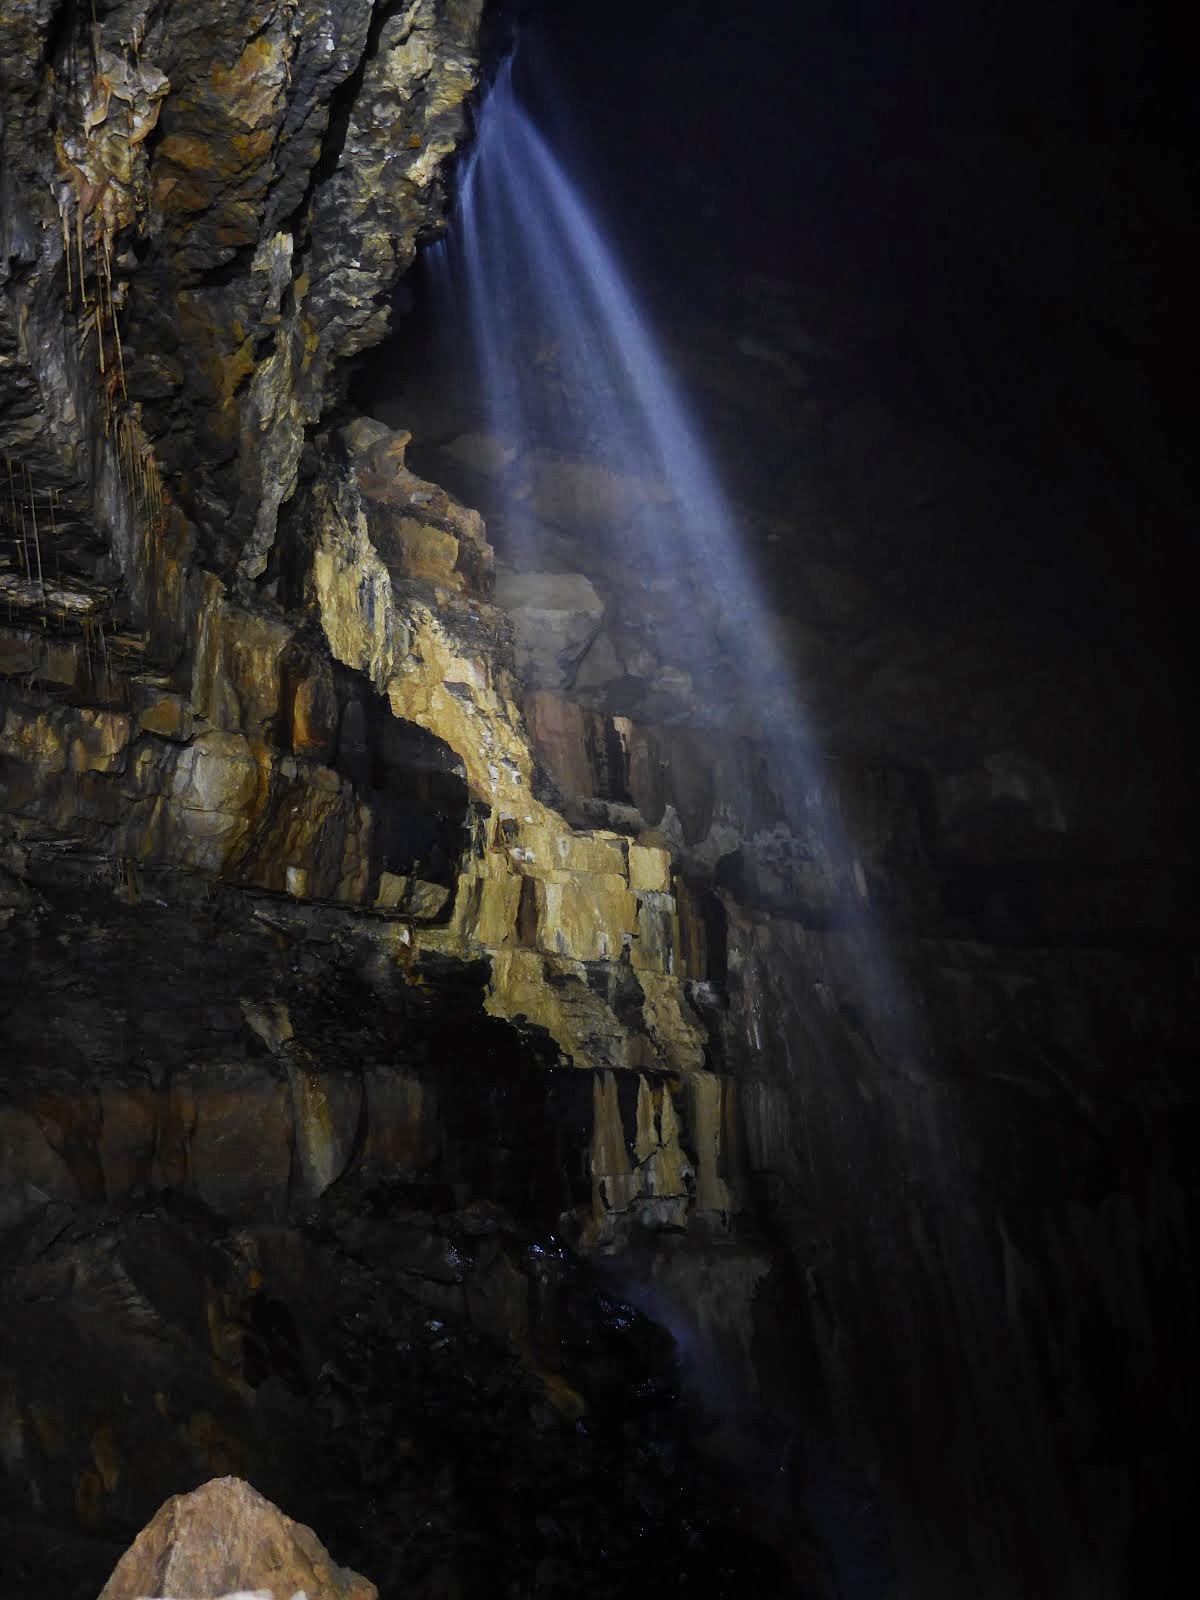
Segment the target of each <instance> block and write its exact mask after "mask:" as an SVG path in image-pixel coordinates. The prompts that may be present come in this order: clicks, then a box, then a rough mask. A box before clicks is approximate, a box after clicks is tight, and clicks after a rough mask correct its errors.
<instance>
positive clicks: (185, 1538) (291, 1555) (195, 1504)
mask: <svg viewBox="0 0 1200 1600" xmlns="http://www.w3.org/2000/svg"><path fill="white" fill-rule="evenodd" d="M251 1588H253V1589H254V1590H255V1591H256V1593H257V1592H265V1593H267V1594H269V1595H272V1596H278V1597H279V1600H283V1597H284V1596H288V1597H292V1596H294V1595H295V1594H297V1593H298V1592H299V1593H303V1594H305V1595H307V1596H308V1600H378V1594H379V1591H378V1589H376V1587H375V1585H374V1584H373V1583H368V1582H367V1580H366V1579H365V1578H360V1577H358V1576H357V1575H356V1574H355V1573H353V1572H348V1571H347V1570H346V1568H345V1567H339V1566H337V1565H336V1564H335V1563H334V1562H333V1561H331V1560H330V1558H329V1556H328V1554H327V1553H326V1551H325V1550H324V1549H323V1547H322V1546H321V1543H320V1541H319V1540H318V1539H317V1537H316V1535H315V1534H314V1533H313V1531H312V1529H311V1528H306V1527H304V1526H303V1525H302V1524H300V1523H297V1522H292V1521H291V1519H290V1518H288V1517H285V1516H284V1515H283V1513H282V1512H281V1511H279V1510H278V1509H277V1508H276V1507H275V1506H273V1505H272V1504H271V1503H270V1501H269V1500H264V1499H263V1497H262V1495H260V1494H256V1493H255V1491H254V1490H253V1489H252V1488H251V1487H250V1485H249V1484H248V1483H243V1482H242V1481H241V1480H240V1479H238V1478H214V1479H213V1480H212V1481H211V1482H210V1483H206V1484H204V1485H203V1486H202V1487H201V1488H199V1489H194V1490H193V1491H192V1493H191V1494H187V1495H176V1496H175V1497H174V1498H173V1499H171V1500H168V1501H167V1503H166V1505H164V1506H163V1507H162V1509H161V1510H160V1511H159V1512H158V1514H157V1515H156V1516H155V1517H154V1519H153V1521H151V1522H150V1523H149V1524H148V1525H147V1526H146V1527H145V1528H144V1529H143V1530H142V1532H141V1533H139V1534H138V1536H137V1538H136V1539H135V1540H134V1542H133V1544H132V1545H131V1546H130V1548H129V1550H128V1551H127V1552H126V1554H125V1555H124V1556H122V1558H121V1560H120V1561H119V1562H118V1563H117V1569H116V1571H115V1572H114V1573H113V1575H112V1577H111V1578H110V1579H109V1580H108V1582H107V1583H106V1584H105V1585H104V1588H103V1589H102V1590H101V1591H100V1600H137V1597H138V1596H140V1595H150V1594H160V1595H167V1594H170V1595H177V1596H180V1597H181V1600H205V1597H207V1596H210V1595H224V1596H226V1597H227V1600H228V1597H229V1596H231V1595H232V1592H233V1590H234V1589H237V1590H238V1591H239V1592H245V1591H246V1590H249V1589H251Z"/></svg>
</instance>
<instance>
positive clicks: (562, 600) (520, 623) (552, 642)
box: [496, 571, 604, 689]
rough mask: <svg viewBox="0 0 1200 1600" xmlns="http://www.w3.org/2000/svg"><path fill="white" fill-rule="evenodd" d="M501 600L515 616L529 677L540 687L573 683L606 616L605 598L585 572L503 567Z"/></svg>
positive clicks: (521, 666)
mask: <svg viewBox="0 0 1200 1600" xmlns="http://www.w3.org/2000/svg"><path fill="white" fill-rule="evenodd" d="M496 604H497V605H499V606H501V607H503V609H504V610H505V611H507V612H508V614H509V616H510V617H511V618H512V624H513V634H514V637H515V640H516V646H517V670H518V672H519V673H520V674H521V676H522V678H523V679H524V680H525V682H526V683H528V684H530V685H531V686H533V687H535V688H539V689H560V688H564V687H566V686H567V685H568V684H570V682H571V681H572V678H573V677H574V672H575V668H576V666H577V665H578V663H579V661H580V659H581V658H582V656H583V655H584V653H585V652H586V650H587V648H588V646H589V645H590V644H591V642H592V640H593V639H594V638H595V637H596V634H597V633H598V632H599V629H600V623H601V621H602V620H603V617H604V601H603V600H602V599H601V598H600V596H599V595H598V594H597V593H596V590H595V589H594V588H593V586H592V584H591V582H590V581H589V580H588V579H587V578H585V577H584V575H583V573H581V572H511V571H503V572H500V573H498V574H497V577H496Z"/></svg>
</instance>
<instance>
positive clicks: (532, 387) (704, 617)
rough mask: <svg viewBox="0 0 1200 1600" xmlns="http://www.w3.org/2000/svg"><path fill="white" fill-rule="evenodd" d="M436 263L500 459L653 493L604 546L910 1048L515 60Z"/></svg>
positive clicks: (803, 768) (512, 553)
mask: <svg viewBox="0 0 1200 1600" xmlns="http://www.w3.org/2000/svg"><path fill="white" fill-rule="evenodd" d="M426 268H427V271H428V273H429V275H430V282H431V293H432V298H433V305H434V315H435V317H436V318H437V319H438V320H439V322H440V324H441V326H443V327H445V328H449V329H453V330H456V331H460V332H465V333H466V335H467V339H468V342H469V346H470V356H471V361H472V364H473V370H474V374H475V383H476V386H477V392H478V401H479V404H480V407H481V410H482V416H483V425H484V426H485V428H486V430H487V432H488V434H489V435H490V436H491V437H492V438H493V439H494V440H495V441H496V442H497V443H498V445H499V447H500V452H501V454H502V457H503V458H504V459H505V460H516V459H519V458H520V456H521V455H522V453H523V452H525V451H526V450H527V449H528V448H529V446H530V444H531V442H533V441H535V440H536V441H539V442H541V443H543V444H544V443H549V444H550V446H551V447H552V448H553V449H554V450H557V451H560V452H563V453H564V454H567V455H569V456H570V457H572V458H575V459H583V460H585V461H589V462H591V463H594V464H595V466H596V467H597V468H598V469H600V470H602V471H605V472H609V473H612V474H614V475H618V476H619V477H620V478H621V480H622V481H629V480H631V479H632V480H633V481H635V482H637V483H638V484H639V485H641V486H642V489H643V491H644V495H643V504H642V505H641V507H640V509H639V512H638V514H637V516H636V517H634V518H633V519H632V521H631V523H630V524H628V525H626V526H620V525H619V524H618V521H617V520H616V519H614V522H613V524H612V525H611V526H609V527H605V528H601V529H598V531H597V534H596V541H597V546H598V549H597V550H595V551H593V552H591V553H592V555H593V556H595V555H597V554H598V555H599V556H600V557H602V558H607V559H608V560H609V561H611V562H612V563H614V564H620V565H621V566H622V569H623V571H624V574H625V578H624V582H625V584H626V585H628V584H631V583H632V584H634V585H636V586H638V587H639V588H640V589H641V590H642V591H644V592H648V593H649V594H650V595H651V597H652V601H653V604H654V605H655V606H656V607H657V608H658V609H657V615H658V617H659V618H660V625H661V626H662V627H663V628H664V629H666V630H667V631H668V633H669V636H670V638H671V640H672V647H673V648H675V646H676V644H678V647H679V648H680V649H681V650H682V651H683V652H684V655H685V659H686V652H687V648H688V645H687V641H688V640H696V639H697V636H698V634H701V633H702V634H703V638H702V639H700V641H699V644H698V646H697V655H699V654H700V653H703V657H704V660H703V663H702V665H701V666H700V667H698V668H697V669H696V670H697V671H698V672H702V671H707V673H708V676H707V677H705V678H704V680H703V693H702V694H698V695H697V700H698V701H699V700H701V699H703V701H704V705H705V709H706V711H708V712H711V714H712V719H713V721H714V722H717V723H719V724H720V725H722V726H724V727H726V728H736V729H737V730H738V731H740V732H743V733H746V734H749V735H752V736H753V737H755V738H756V739H758V740H760V741H762V743H763V745H764V746H765V747H766V748H767V750H768V752H769V758H770V767H771V772H772V779H773V783H774V786H775V788H776V790H777V791H778V796H779V800H780V802H781V805H782V809H783V811H784V813H785V814H786V816H787V819H788V823H789V825H790V828H791V831H792V834H793V836H794V837H796V838H797V839H799V840H801V841H802V842H804V843H805V844H806V845H807V849H808V854H809V856H810V857H811V860H812V862H813V863H814V867H813V870H814V872H816V873H817V874H818V875H819V876H820V878H821V880H822V883H823V885H824V889H825V892H826V893H828V894H830V895H831V896H832V897H834V898H835V899H836V902H837V904H838V907H839V910H838V916H839V917H840V918H842V919H843V920H844V921H846V922H847V923H849V924H852V925H853V926H854V928H855V931H856V938H857V942H858V952H857V955H856V958H855V966H856V969H857V972H856V980H855V981H856V985H857V987H858V988H859V989H861V994H860V995H859V996H858V1002H859V1006H860V1009H861V1011H862V1013H863V1015H864V1017H865V1018H866V1020H867V1022H868V1023H869V1024H870V1026H871V1028H872V1031H873V1033H874V1035H875V1038H876V1044H877V1047H878V1048H879V1049H880V1050H881V1051H884V1050H886V1051H887V1052H889V1053H891V1054H893V1055H895V1054H896V1053H897V1052H899V1053H902V1054H910V1053H911V1052H912V1050H913V1049H914V1044H913V1030H912V1027H911V1022H910V1018H909V1014H908V1010H907V1007H906V1004H905V1002H904V997H903V994H902V992H901V986H900V985H899V983H898V982H897V981H896V978H895V975H894V972H893V969H892V964H891V962H890V960H889V959H888V958H887V956H886V953H885V951H884V948H883V941H882V937H881V935H880V934H879V931H878V930H877V929H876V928H875V927H874V926H873V924H872V915H871V907H870V905H869V903H868V891H867V885H866V881H865V878H864V874H863V870H862V866H861V864H860V862H859V860H858V858H857V854H856V851H855V850H854V848H853V846H852V843H851V841H850V839H849V837H848V835H847V830H846V828H845V825H844V823H843V822H842V820H841V818H840V815H839V807H838V803H837V796H836V793H835V791H834V785H833V783H832V781H831V777H830V774H829V771H828V770H827V768H826V767H825V765H824V763H823V761H822V758H821V756H820V753H819V751H818V749H817V745H816V740H815V738H814V735H813V731H812V729H811V727H810V725H809V719H808V716H807V714H806V711H805V697H804V694H803V687H802V685H800V684H799V683H797V682H796V680H795V674H794V671H793V669H792V667H791V665H790V663H789V659H788V650H787V646H786V640H785V638H784V637H783V636H782V634H781V632H780V629H779V624H778V621H777V619H776V618H775V617H774V615H773V613H772V612H771V609H770V607H769V605H768V604H767V602H766V600H765V598H764V596H763V594H762V593H761V592H760V587H759V583H758V580H757V576H756V573H755V571H754V564H753V559H752V554H751V552H750V549H749V547H748V543H747V540H746V539H745V537H744V535H743V532H742V530H741V529H740V528H739V526H738V519H737V517H736V515H735V513H734V510H733V508H732V507H731V505H730V503H729V500H728V498H727V496H726V494H725V492H724V490H723V488H722V485H721V482H720V480H719V474H718V471H717V468H716V466H715V465H714V462H713V458H712V456H711V454H710V452H709V450H708V449H707V448H706V445H705V442H704V439H703V437H702V434H701V431H700V428H699V427H698V425H697V423H696V422H695V421H694V420H693V418H692V416H691V415H690V413H689V407H688V404H687V401H686V399H685V397H684V393H683V390H682V386H681V385H680V384H679V383H678V382H677V381H676V379H675V377H674V375H673V374H672V371H671V369H670V364H669V360H668V358H667V356H666V355H665V354H664V352H663V350H662V349H661V348H660V346H659V344H658V342H657V341H656V339H655V337H654V334H653V332H652V330H651V328H650V327H649V326H648V323H647V320H646V318H645V316H644V315H643V314H642V312H641V310H640V309H639V306H638V304H637V302H636V300H635V297H634V293H633V291H632V289H631V286H630V283H629V281H628V279H627V276H626V274H625V273H624V271H623V270H622V267H621V265H620V264H619V262H618V261H617V259H616V255H615V252H614V251H613V249H612V248H611V247H610V246H609V244H608V243H607V242H606V240H605V238H604V236H603V233H602V230H601V227H600V225H599V223H598V222H597V220H596V219H595V218H594V217H593V215H592V214H591V212H590V211H589V208H588V206H587V205H586V204H585V202H584V200H583V198H582V197H581V194H580V192H579V190H578V189H577V187H576V186H575V185H574V184H573V183H572V181H571V179H570V178H569V176H568V174H567V173H566V171H565V170H564V168H563V166H562V165H561V164H560V162H559V161H558V159H557V158H556V156H555V154H554V152H553V151H552V150H551V149H550V147H549V145H548V143H547V141H546V139H545V138H544V137H543V135H542V134H541V132H540V131H539V130H538V128H537V127H536V126H535V124H534V121H533V119H532V117H531V116H530V115H529V113H528V112H527V111H526V110H525V109H524V107H523V105H522V103H521V99H520V96H519V93H518V89H517V86H516V85H515V83H514V77H513V57H511V56H510V57H509V58H508V59H507V60H506V61H505V62H504V64H503V65H502V67H501V68H500V70H499V72H498V73H497V76H496V79H495V82H494V84H493V85H492V86H491V88H490V90H489V91H488V93H487V94H486V96H485V98H484V100H483V102H482V105H481V106H480V108H479V111H478V119H477V128H476V139H475V142H474V145H473V148H472V150H471V153H470V156H469V157H468V159H467V162H466V164H465V169H464V171H463V174H462V179H461V184H460V188H459V194H458V201H457V206H456V211H455V215H454V216H453V218H452V220H451V226H450V229H449V232H448V234H447V236H446V237H445V238H444V239H442V240H440V241H439V242H438V243H437V244H436V245H435V246H433V247H432V248H431V249H430V250H428V251H427V252H426ZM526 492H527V491H525V490H522V489H521V487H520V486H519V484H518V483H516V482H513V483H512V484H511V485H510V486H509V488H508V490H507V491H506V490H505V489H504V488H502V489H501V492H500V495H501V506H502V513H501V514H502V520H503V524H504V526H505V529H506V535H507V537H506V547H505V548H504V549H502V550H501V554H502V556H504V557H506V558H508V559H511V560H514V561H515V562H516V563H518V564H520V565H521V566H522V567H523V568H526V569H528V568H536V567H537V566H538V565H539V563H540V562H541V561H542V560H544V558H545V551H544V550H542V549H540V548H539V545H538V536H537V529H536V527H532V528H531V527H530V526H529V518H528V516H527V515H526V513H525V511H524V500H523V498H522V497H523V494H525V493H526ZM506 493H507V498H506ZM494 514H495V510H494V508H493V515H494ZM714 647H715V648H714ZM714 662H715V667H714Z"/></svg>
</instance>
